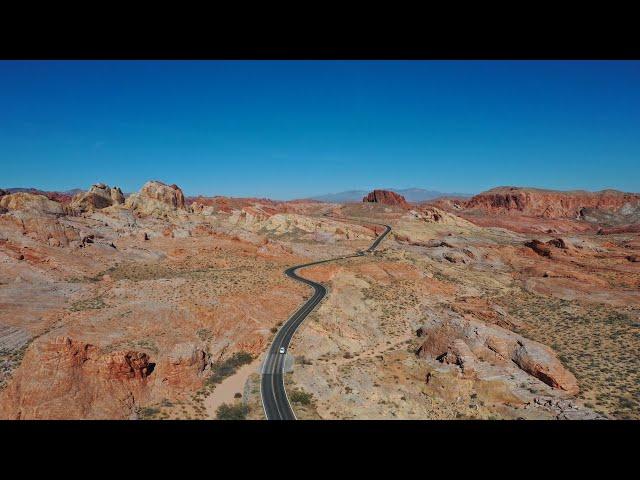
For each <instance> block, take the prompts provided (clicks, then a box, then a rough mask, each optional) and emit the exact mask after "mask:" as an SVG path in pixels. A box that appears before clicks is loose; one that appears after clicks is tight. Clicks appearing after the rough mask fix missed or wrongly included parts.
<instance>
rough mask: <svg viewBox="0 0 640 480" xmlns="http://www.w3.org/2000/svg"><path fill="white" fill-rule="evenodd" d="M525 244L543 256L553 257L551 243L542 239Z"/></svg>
mask: <svg viewBox="0 0 640 480" xmlns="http://www.w3.org/2000/svg"><path fill="white" fill-rule="evenodd" d="M524 246H525V247H529V248H530V249H531V250H533V251H534V252H536V253H537V254H538V255H540V256H542V257H548V258H551V248H549V245H546V244H544V243H543V242H541V241H540V240H531V241H530V242H525V244H524Z"/></svg>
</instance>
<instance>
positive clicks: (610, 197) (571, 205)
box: [464, 187, 640, 218]
mask: <svg viewBox="0 0 640 480" xmlns="http://www.w3.org/2000/svg"><path fill="white" fill-rule="evenodd" d="M638 202H640V194H636V193H624V192H619V191H617V190H602V191H600V192H586V191H581V190H577V191H570V192H562V191H556V190H541V189H535V188H520V187H498V188H493V189H491V190H488V191H486V192H483V193H480V194H479V195H476V196H474V197H473V198H471V200H469V201H468V202H466V203H464V208H465V209H467V210H479V211H481V212H484V213H492V214H497V213H501V214H503V213H506V214H521V215H530V216H537V217H546V218H576V217H578V215H579V214H580V211H581V210H582V209H583V208H598V209H607V210H613V211H615V210H618V209H620V208H622V207H623V206H624V205H625V204H628V203H638Z"/></svg>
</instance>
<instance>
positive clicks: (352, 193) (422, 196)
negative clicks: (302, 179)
mask: <svg viewBox="0 0 640 480" xmlns="http://www.w3.org/2000/svg"><path fill="white" fill-rule="evenodd" d="M382 190H389V191H392V192H395V193H399V194H400V195H402V196H403V197H404V198H405V199H406V200H407V202H416V203H417V202H426V201H427V200H433V199H434V198H439V197H461V198H470V197H472V196H473V195H469V194H468V193H445V192H438V191H435V190H425V189H424V188H404V189H400V188H383V189H382ZM367 193H369V192H368V191H367V190H348V191H346V192H338V193H328V194H326V195H317V196H315V197H311V200H318V201H320V202H329V203H348V202H361V201H362V198H363V197H364V196H366V195H367Z"/></svg>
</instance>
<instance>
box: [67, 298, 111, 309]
mask: <svg viewBox="0 0 640 480" xmlns="http://www.w3.org/2000/svg"><path fill="white" fill-rule="evenodd" d="M106 306H107V304H106V303H104V301H103V300H102V297H96V298H90V299H88V300H80V301H77V302H74V303H73V304H72V305H71V308H70V310H71V311H72V312H80V311H82V310H98V309H100V308H104V307H106Z"/></svg>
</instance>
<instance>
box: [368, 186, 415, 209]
mask: <svg viewBox="0 0 640 480" xmlns="http://www.w3.org/2000/svg"><path fill="white" fill-rule="evenodd" d="M362 201H363V202H375V203H382V204H383V205H397V206H399V207H402V208H406V209H409V208H411V206H410V205H409V204H408V203H407V201H406V200H405V198H404V197H403V196H402V195H399V194H397V193H395V192H390V191H388V190H374V191H373V192H369V194H368V195H367V196H366V197H364V198H363V199H362Z"/></svg>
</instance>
